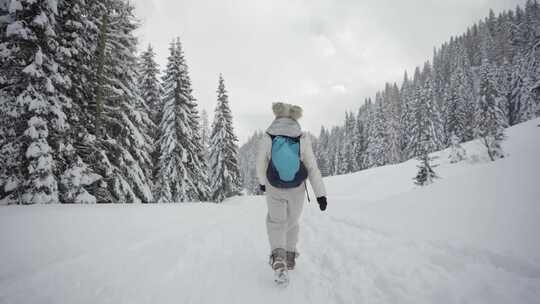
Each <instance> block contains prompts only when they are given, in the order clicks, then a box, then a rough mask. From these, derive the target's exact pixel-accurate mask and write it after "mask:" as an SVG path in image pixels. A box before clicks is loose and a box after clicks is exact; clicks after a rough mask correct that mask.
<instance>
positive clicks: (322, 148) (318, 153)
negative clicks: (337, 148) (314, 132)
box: [314, 126, 330, 176]
mask: <svg viewBox="0 0 540 304" xmlns="http://www.w3.org/2000/svg"><path fill="white" fill-rule="evenodd" d="M328 137H329V134H328V131H327V130H326V129H325V127H324V126H322V127H321V132H320V133H319V138H318V140H317V148H316V149H315V152H314V153H315V158H316V159H317V165H318V166H319V170H320V171H321V175H322V176H329V175H330V165H329V163H330V161H329V155H328V141H329V138H328Z"/></svg>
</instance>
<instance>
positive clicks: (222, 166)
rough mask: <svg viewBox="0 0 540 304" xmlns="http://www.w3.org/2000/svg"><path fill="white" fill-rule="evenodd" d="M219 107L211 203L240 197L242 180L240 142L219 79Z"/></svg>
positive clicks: (212, 157) (211, 160) (212, 139)
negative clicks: (239, 161)
mask: <svg viewBox="0 0 540 304" xmlns="http://www.w3.org/2000/svg"><path fill="white" fill-rule="evenodd" d="M217 94H218V97H217V105H216V109H215V112H214V121H213V122H212V131H211V133H210V155H209V163H210V189H211V191H212V195H211V199H212V200H213V201H215V202H217V203H220V202H222V201H223V200H224V199H226V198H228V197H231V196H234V195H239V194H240V189H241V180H240V169H239V166H238V146H237V142H238V138H236V135H235V134H234V129H233V121H232V119H233V118H232V112H231V109H230V107H229V96H228V95H227V90H226V89H225V81H224V80H223V77H222V75H219V86H218V90H217Z"/></svg>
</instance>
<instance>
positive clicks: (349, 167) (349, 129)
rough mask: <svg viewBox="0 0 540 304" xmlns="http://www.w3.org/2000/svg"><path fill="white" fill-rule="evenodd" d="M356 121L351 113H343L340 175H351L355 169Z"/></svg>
mask: <svg viewBox="0 0 540 304" xmlns="http://www.w3.org/2000/svg"><path fill="white" fill-rule="evenodd" d="M356 145H357V142H356V119H355V117H354V114H353V113H349V112H348V111H347V112H345V124H344V130H343V139H342V152H343V158H342V165H341V167H342V170H341V171H342V173H351V172H354V171H355V168H356V167H357V164H356V157H355V155H354V152H355V151H356Z"/></svg>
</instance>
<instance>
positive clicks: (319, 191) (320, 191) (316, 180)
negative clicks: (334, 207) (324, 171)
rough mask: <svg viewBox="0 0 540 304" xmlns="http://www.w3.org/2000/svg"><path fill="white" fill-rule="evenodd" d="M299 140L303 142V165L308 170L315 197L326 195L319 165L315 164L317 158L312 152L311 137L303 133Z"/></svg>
mask: <svg viewBox="0 0 540 304" xmlns="http://www.w3.org/2000/svg"><path fill="white" fill-rule="evenodd" d="M300 140H301V141H302V143H303V145H301V147H302V155H303V159H302V161H303V162H304V166H306V169H307V171H308V178H309V182H310V183H311V187H312V188H313V192H315V196H316V197H322V196H326V187H325V186H324V182H323V179H322V176H321V171H319V167H318V166H317V159H316V158H315V154H314V153H313V146H312V145H311V139H310V138H309V136H307V135H306V134H304V135H303V136H302V138H301V139H300Z"/></svg>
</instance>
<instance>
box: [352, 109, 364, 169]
mask: <svg viewBox="0 0 540 304" xmlns="http://www.w3.org/2000/svg"><path fill="white" fill-rule="evenodd" d="M365 113H366V105H365V104H364V105H363V106H361V107H360V108H359V109H358V113H357V114H356V118H355V119H356V123H355V125H356V128H355V137H354V142H355V145H354V151H353V156H354V158H355V164H356V167H355V168H354V171H360V170H362V169H364V167H365V165H364V160H365V152H366V148H367V141H366V138H367V132H366V129H367V127H366V123H365V121H366V115H365Z"/></svg>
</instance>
